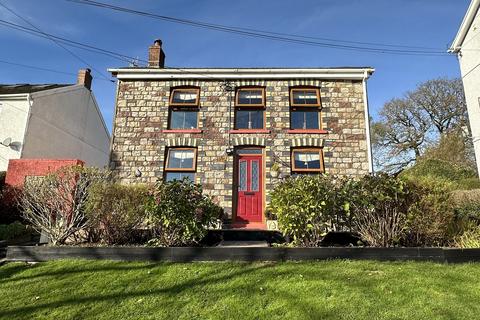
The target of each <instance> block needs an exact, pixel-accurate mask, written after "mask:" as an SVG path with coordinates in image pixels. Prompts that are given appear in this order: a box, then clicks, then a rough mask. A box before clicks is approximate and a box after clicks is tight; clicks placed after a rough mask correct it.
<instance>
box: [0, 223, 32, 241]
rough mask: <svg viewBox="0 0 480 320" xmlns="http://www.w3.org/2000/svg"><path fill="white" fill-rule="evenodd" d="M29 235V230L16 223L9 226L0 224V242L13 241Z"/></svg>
mask: <svg viewBox="0 0 480 320" xmlns="http://www.w3.org/2000/svg"><path fill="white" fill-rule="evenodd" d="M29 233H30V230H28V228H27V227H26V226H25V225H23V224H21V223H20V222H18V221H17V222H14V223H11V224H0V240H13V239H15V238H18V237H21V236H24V235H27V234H29Z"/></svg>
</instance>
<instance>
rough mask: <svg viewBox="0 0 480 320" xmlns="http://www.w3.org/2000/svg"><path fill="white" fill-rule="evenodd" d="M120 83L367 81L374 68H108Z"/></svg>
mask: <svg viewBox="0 0 480 320" xmlns="http://www.w3.org/2000/svg"><path fill="white" fill-rule="evenodd" d="M108 71H109V72H111V73H112V75H114V76H116V77H117V78H118V79H120V80H128V79H132V80H134V79H163V80H168V79H214V80H226V79H233V80H238V79H296V78H313V79H345V80H347V79H349V80H363V78H364V76H365V74H368V76H369V75H370V74H372V73H373V72H374V71H375V69H373V68H295V69H247V68H245V69H233V68H232V69H226V68H222V69H209V68H204V69H192V68H190V69H188V68H185V69H180V68H178V69H177V68H176V69H173V68H163V69H162V68H135V69H108Z"/></svg>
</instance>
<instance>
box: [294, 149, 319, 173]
mask: <svg viewBox="0 0 480 320" xmlns="http://www.w3.org/2000/svg"><path fill="white" fill-rule="evenodd" d="M293 154H294V161H295V168H296V169H320V154H319V152H317V151H294V152H293Z"/></svg>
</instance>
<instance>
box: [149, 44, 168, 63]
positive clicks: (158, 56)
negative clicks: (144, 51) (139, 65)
mask: <svg viewBox="0 0 480 320" xmlns="http://www.w3.org/2000/svg"><path fill="white" fill-rule="evenodd" d="M148 66H149V67H151V68H164V67H165V52H163V50H162V40H160V39H157V40H155V41H154V42H153V45H151V46H150V48H148Z"/></svg>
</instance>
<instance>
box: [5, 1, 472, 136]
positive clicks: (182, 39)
mask: <svg viewBox="0 0 480 320" xmlns="http://www.w3.org/2000/svg"><path fill="white" fill-rule="evenodd" d="M99 1H104V2H108V3H112V4H115V5H119V6H125V7H130V8H133V9H136V10H141V11H148V12H152V13H156V14H161V15H166V16H173V17H178V18H184V19H191V20H199V21H204V22H210V23H215V24H225V25H231V26H239V27H248V28H255V29H262V30H268V31H274V32H282V33H290V34H300V35H305V36H314V37H323V38H333V39H338V40H348V41H361V42H375V43H390V44H400V45H409V46H422V47H431V48H437V49H438V50H444V51H446V49H447V47H448V45H449V44H450V43H451V42H452V40H453V38H454V37H455V34H456V32H457V30H458V27H459V25H460V23H461V21H462V19H463V16H464V14H465V12H466V10H467V7H468V4H469V2H470V1H469V0H342V1H338V0H312V1H309V0H296V1H285V0H269V1H259V0H255V1H252V0H246V1H225V0H204V1H200V0H176V1H173V0H171V1H167V0H163V1H155V0H139V1H126V0H122V1H112V0H99ZM0 2H2V3H3V4H5V5H7V6H8V7H10V8H11V9H13V10H15V11H16V12H17V13H18V14H20V15H22V16H23V17H25V18H27V19H28V20H29V21H30V22H32V23H33V24H35V25H36V26H37V27H39V28H40V29H42V30H43V31H44V32H48V33H51V34H55V35H58V36H61V37H65V38H69V39H72V40H75V41H79V42H84V43H88V44H91V45H94V46H97V47H101V48H104V49H108V50H111V51H115V52H119V53H123V54H126V55H129V56H134V57H138V58H140V59H146V57H147V47H148V46H149V45H150V44H151V43H152V41H153V39H155V38H160V39H162V40H163V44H164V45H163V46H164V50H165V52H166V56H167V58H166V65H167V66H171V67H324V66H325V67H334V66H372V67H374V68H375V69H376V72H375V74H374V75H373V76H372V77H371V78H370V80H369V84H368V85H369V87H368V90H369V99H370V109H371V112H372V115H373V116H374V117H375V116H376V113H377V112H378V110H379V109H380V108H381V107H382V105H383V104H384V103H385V102H386V101H388V100H390V99H392V98H394V97H399V96H401V95H402V94H404V93H405V92H406V91H407V90H412V89H414V88H415V86H416V85H417V84H418V83H420V82H422V81H425V80H428V79H433V78H437V77H458V76H459V75H460V70H459V66H458V61H457V59H456V57H455V56H434V57H431V56H402V55H389V54H380V53H368V52H358V51H343V50H338V49H330V48H322V47H313V46H305V45H299V44H291V43H285V42H276V41H272V40H265V39H257V38H249V37H244V36H239V35H234V34H228V33H222V32H218V31H211V30H205V29H198V28H194V27H190V26H185V25H178V24H172V23H169V22H164V21H159V20H153V19H149V18H145V17H139V16H135V15H130V14H127V13H119V12H114V11H110V10H106V9H100V8H94V7H88V6H84V5H79V4H75V3H71V2H67V1H64V0H42V1H39V0H0ZM0 19H3V20H8V21H11V22H13V23H17V24H22V25H25V26H28V25H26V24H25V22H24V21H22V20H20V19H19V18H17V17H15V16H14V15H12V14H11V13H9V12H6V11H5V10H4V9H3V8H1V7H0ZM0 43H1V44H2V45H1V46H0V47H1V50H0V60H6V61H11V62H15V63H21V64H28V65H35V66H39V67H43V68H50V69H55V70H60V71H63V72H68V73H72V75H64V74H56V73H50V72H44V71H38V70H31V69H27V68H22V67H18V66H11V65H7V64H2V63H0V83H71V82H74V81H75V75H74V74H76V72H77V70H78V69H80V68H83V67H85V64H84V63H82V62H80V61H78V60H76V59H75V58H74V57H72V56H71V55H69V54H68V53H67V52H65V51H64V50H63V49H61V48H59V47H58V46H56V45H55V44H54V43H53V42H51V41H50V40H47V39H42V38H37V37H35V36H32V35H29V34H26V33H22V32H20V31H15V30H11V29H8V28H6V27H4V26H0ZM71 50H72V51H74V52H75V53H76V54H77V55H79V56H81V57H82V58H83V59H84V60H86V61H88V62H89V64H91V65H93V66H94V67H95V68H96V69H98V70H100V71H103V73H104V74H105V75H107V76H109V75H108V73H107V71H106V69H107V68H109V67H121V66H125V65H126V63H124V62H122V61H118V60H115V59H112V58H109V57H106V56H103V55H98V54H94V53H91V52H87V51H83V50H81V49H75V48H72V49H71ZM101 79H102V76H101V75H99V74H98V73H97V72H94V84H93V90H94V93H95V96H96V98H97V100H98V103H99V105H100V108H101V110H102V113H103V115H104V118H105V121H106V123H107V125H108V127H109V128H111V124H112V117H113V106H114V96H115V86H114V85H113V84H112V83H110V82H108V81H105V80H101Z"/></svg>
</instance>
